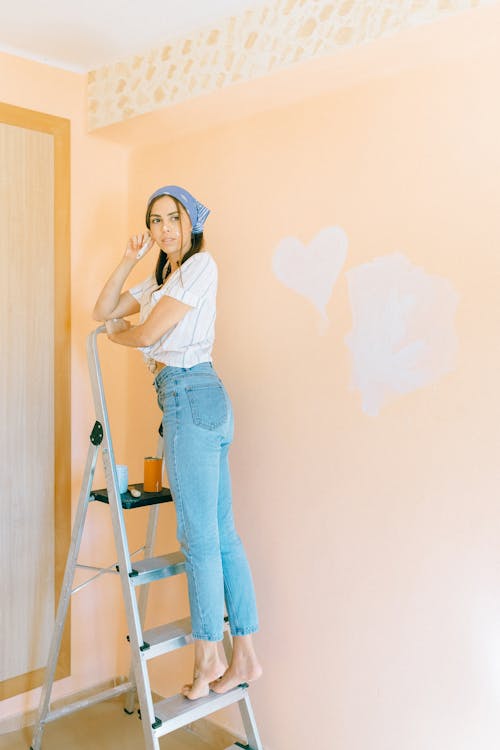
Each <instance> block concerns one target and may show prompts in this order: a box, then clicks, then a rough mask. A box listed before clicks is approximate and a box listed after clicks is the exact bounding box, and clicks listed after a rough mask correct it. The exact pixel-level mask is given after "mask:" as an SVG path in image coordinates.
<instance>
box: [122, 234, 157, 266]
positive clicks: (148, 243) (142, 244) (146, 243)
mask: <svg viewBox="0 0 500 750" xmlns="http://www.w3.org/2000/svg"><path fill="white" fill-rule="evenodd" d="M154 244H155V243H154V240H153V238H152V237H151V235H150V234H149V232H146V233H143V234H134V235H132V237H130V239H129V241H128V242H127V247H126V248H125V255H124V257H125V258H127V260H134V261H137V260H139V259H140V258H142V257H143V256H144V255H146V253H148V252H149V251H150V250H151V248H152V247H153V245H154Z"/></svg>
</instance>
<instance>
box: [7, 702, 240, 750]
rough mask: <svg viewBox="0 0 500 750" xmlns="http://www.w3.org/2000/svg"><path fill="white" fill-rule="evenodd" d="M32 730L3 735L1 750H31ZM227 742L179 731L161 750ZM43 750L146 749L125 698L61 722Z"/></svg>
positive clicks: (193, 749)
mask: <svg viewBox="0 0 500 750" xmlns="http://www.w3.org/2000/svg"><path fill="white" fill-rule="evenodd" d="M31 740H32V727H26V728H25V729H21V730H19V731H17V732H10V733H9V734H2V735H0V750H28V749H29V747H30V745H31ZM228 744H230V743H228V742H227V739H226V740H222V739H221V740H220V741H211V742H210V743H208V742H205V741H204V740H203V739H201V738H200V737H199V736H197V735H196V734H195V733H194V732H192V731H190V730H189V729H177V730H176V731H175V732H172V733H171V734H168V735H166V736H165V737H162V738H161V739H160V747H161V749H162V750H225V748H227V747H228ZM42 750H144V737H143V733H142V726H141V722H140V720H139V719H138V717H137V714H134V715H132V716H127V715H126V714H125V713H124V711H123V699H120V698H118V699H115V700H112V701H107V702H105V703H98V704H97V705H95V706H91V707H90V708H85V709H83V710H81V711H77V712H75V713H74V714H71V715H70V716H65V717H63V718H62V719H58V720H57V721H54V722H52V723H50V724H47V727H46V729H45V731H44V734H43V740H42Z"/></svg>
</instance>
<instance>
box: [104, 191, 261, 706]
mask: <svg viewBox="0 0 500 750" xmlns="http://www.w3.org/2000/svg"><path fill="white" fill-rule="evenodd" d="M209 213H210V212H209V210H208V209H207V208H206V207H205V206H203V205H202V204H201V203H199V202H198V201H197V200H196V199H195V198H194V197H193V196H192V195H191V194H190V193H188V192H187V190H184V189H183V188H179V187H177V186H175V185H168V186H165V187H162V188H160V189H159V190H157V191H156V192H155V193H153V195H152V196H151V197H150V198H149V201H148V205H147V211H146V226H147V228H148V230H149V231H148V232H147V233H145V234H138V235H134V236H133V237H131V238H130V239H129V241H128V244H127V247H126V250H125V254H124V256H123V258H122V260H121V261H120V263H119V264H118V266H117V268H116V269H115V271H114V272H113V274H112V275H111V277H110V278H109V280H108V281H107V282H106V284H105V286H104V288H103V290H102V291H101V294H100V295H99V298H98V300H97V303H96V306H95V309H94V318H95V319H96V320H100V321H104V322H105V324H106V329H107V332H108V337H109V338H110V339H111V341H114V342H115V343H117V344H122V345H123V346H133V347H136V348H138V349H139V350H140V351H142V352H143V354H144V356H145V358H146V360H147V362H148V364H149V367H150V369H151V370H152V372H154V373H155V375H156V377H155V381H154V385H155V388H156V391H157V394H158V403H159V405H160V407H161V409H162V411H163V437H164V441H165V461H166V467H167V472H168V477H169V480H170V489H171V492H172V496H173V499H174V503H175V508H176V516H177V538H178V540H179V542H180V545H181V549H182V552H183V553H184V555H185V557H186V572H187V579H188V591H189V603H190V608H191V621H192V634H193V639H194V644H195V663H194V676H193V682H192V684H190V685H185V686H184V687H183V689H182V692H183V694H184V695H185V696H186V697H187V698H190V699H196V698H200V697H202V696H205V695H207V694H208V692H209V689H210V688H211V689H212V690H214V691H215V692H217V693H225V692H227V691H228V690H231V689H232V688H233V687H235V686H236V685H239V684H240V683H242V682H251V681H253V680H255V679H257V678H258V677H259V676H260V674H261V672H262V669H261V667H260V664H259V662H258V660H257V656H256V654H255V650H254V647H253V642H252V633H254V632H255V631H256V630H257V628H258V620H257V611H256V604H255V594H254V589H253V583H252V577H251V573H250V569H249V566H248V562H247V559H246V556H245V552H244V550H243V547H242V544H241V540H240V538H239V537H238V535H237V533H236V530H235V527H234V520H233V513H232V507H231V484H230V476H229V464H228V449H229V445H230V443H231V441H232V438H233V414H232V408H231V403H230V400H229V397H228V395H227V393H226V390H225V388H224V386H223V384H222V382H221V380H220V379H219V377H218V376H217V374H216V372H215V370H214V368H213V365H212V356H211V352H212V345H213V341H214V324H215V299H216V291H217V266H216V264H215V261H214V259H213V258H212V256H211V255H210V254H209V253H208V252H204V251H202V246H203V226H204V223H205V221H206V218H207V216H208V214H209ZM155 244H156V245H157V246H158V247H159V249H160V254H159V257H158V261H157V265H156V271H155V274H154V275H152V276H150V277H149V278H147V279H146V280H145V281H144V282H142V283H141V284H138V285H137V286H134V287H132V288H131V289H129V290H128V291H125V292H122V287H123V285H124V284H125V281H126V279H127V277H128V275H129V274H130V272H131V270H132V269H133V268H134V266H135V265H136V263H137V262H138V261H139V259H140V258H141V257H143V256H144V255H145V254H146V253H147V252H149V251H150V250H151V249H152V248H153V246H154V245H155ZM136 312H140V322H139V324H138V325H135V326H133V325H131V324H130V323H129V322H128V321H126V320H124V318H125V316H127V315H131V314H133V313H136ZM224 600H225V602H226V607H227V613H228V617H229V625H230V629H231V634H232V636H233V656H232V661H231V664H230V665H229V667H228V668H227V669H226V666H225V664H224V662H223V661H222V659H221V657H220V654H219V650H218V645H217V644H218V641H220V640H222V636H223V618H224Z"/></svg>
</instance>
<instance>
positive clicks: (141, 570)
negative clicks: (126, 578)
mask: <svg viewBox="0 0 500 750" xmlns="http://www.w3.org/2000/svg"><path fill="white" fill-rule="evenodd" d="M185 568H186V558H185V557H184V555H183V554H182V552H170V553H169V554H168V555H159V557H148V558H146V559H145V560H134V562H133V563H132V574H131V576H130V581H131V583H133V584H134V586H141V585H142V584H143V583H150V582H151V581H159V580H161V579H162V578H169V577H170V576H176V575H178V574H179V573H184V571H185Z"/></svg>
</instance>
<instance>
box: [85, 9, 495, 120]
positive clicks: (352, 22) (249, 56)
mask: <svg viewBox="0 0 500 750" xmlns="http://www.w3.org/2000/svg"><path fill="white" fill-rule="evenodd" d="M497 1H498V0H274V2H270V3H269V4H268V5H266V6H264V7H262V6H260V7H259V8H256V9H253V10H247V11H245V12H244V13H242V14H241V15H238V16H231V17H228V18H227V19H225V20H224V21H223V22H222V23H220V24H219V25H218V26H217V27H215V26H212V27H207V28H204V29H201V30H198V31H197V32H196V33H194V34H192V35H189V36H185V37H182V38H177V39H175V40H170V41H169V42H168V43H166V44H165V46H163V47H159V48H156V49H153V50H151V51H150V52H149V53H148V54H145V55H136V56H134V57H131V58H129V59H127V60H124V61H122V62H118V63H115V64H113V65H107V66H105V67H103V68H100V69H99V70H95V71H92V72H91V73H89V76H88V125H89V130H91V131H92V130H96V129H97V128H100V127H104V126H106V125H111V124H113V123H116V122H121V121H123V120H127V119H130V118H132V117H135V116H136V115H141V114H146V113H148V112H152V111H154V110H158V109H164V108H165V107H169V106H170V105H173V104H177V103H179V102H182V101H185V100H186V99H191V98H194V97H197V96H200V95H202V94H205V95H206V94H209V93H211V92H213V91H216V90H218V89H221V88H224V87H226V86H230V85H231V84H233V83H236V82H241V81H249V80H252V79H255V78H259V77H262V76H265V75H267V74H269V73H271V72H274V71H277V70H280V69H282V68H286V67H289V66H291V65H294V64H296V63H299V62H301V61H303V60H308V59H311V58H314V57H319V56H322V55H327V54H332V53H334V52H335V51H336V50H339V49H342V48H346V47H353V46H355V45H359V44H361V43H363V42H366V41H369V40H374V39H377V38H380V37H383V36H389V35H393V34H395V33H397V32H398V31H401V30H403V29H406V28H410V27H412V26H418V25H421V24H425V23H429V22H432V21H434V20H437V19H439V18H441V17H443V16H446V15H449V14H452V13H457V12H459V11H463V10H469V9H471V8H478V7H480V6H486V5H494V4H496V3H497Z"/></svg>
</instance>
